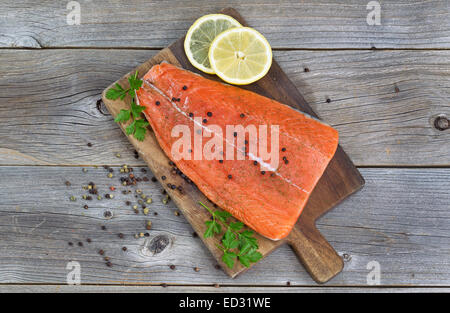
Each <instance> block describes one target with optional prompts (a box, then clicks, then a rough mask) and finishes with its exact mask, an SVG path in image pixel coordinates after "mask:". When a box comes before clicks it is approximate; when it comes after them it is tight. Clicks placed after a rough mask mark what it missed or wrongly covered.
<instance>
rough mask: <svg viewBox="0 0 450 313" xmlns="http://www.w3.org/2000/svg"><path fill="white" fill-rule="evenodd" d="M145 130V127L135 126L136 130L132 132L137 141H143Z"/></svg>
mask: <svg viewBox="0 0 450 313" xmlns="http://www.w3.org/2000/svg"><path fill="white" fill-rule="evenodd" d="M146 131H147V129H146V128H144V127H136V130H135V132H134V138H136V139H137V140H139V141H144V139H145V132H146Z"/></svg>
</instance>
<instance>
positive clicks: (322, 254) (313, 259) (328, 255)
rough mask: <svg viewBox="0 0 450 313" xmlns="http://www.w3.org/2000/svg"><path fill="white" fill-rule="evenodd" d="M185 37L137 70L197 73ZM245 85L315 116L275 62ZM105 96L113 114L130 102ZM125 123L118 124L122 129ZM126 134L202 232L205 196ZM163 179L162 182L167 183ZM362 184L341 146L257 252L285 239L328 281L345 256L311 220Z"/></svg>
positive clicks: (147, 144)
mask: <svg viewBox="0 0 450 313" xmlns="http://www.w3.org/2000/svg"><path fill="white" fill-rule="evenodd" d="M222 13H225V14H228V15H231V16H233V17H234V18H236V19H237V20H238V21H239V22H241V24H243V25H245V21H243V19H242V17H241V16H240V15H239V14H238V13H237V12H236V11H235V10H233V9H231V8H228V9H224V10H222ZM183 41H184V38H181V39H179V40H178V41H176V42H175V43H174V44H172V45H171V46H169V47H168V48H166V49H163V50H162V51H161V52H160V53H158V54H157V55H156V56H154V57H153V58H152V59H150V60H148V61H147V62H145V63H143V64H142V65H140V66H139V67H138V68H137V70H138V72H139V75H140V76H143V75H144V74H145V73H146V72H147V71H148V70H149V69H150V68H151V67H152V66H153V65H154V64H158V63H160V62H161V61H167V62H170V63H172V64H175V65H178V66H181V67H183V68H186V69H189V70H192V71H194V72H197V71H196V70H195V69H194V68H193V67H192V66H191V65H190V63H189V62H188V61H187V59H186V56H185V54H184V49H183ZM132 72H134V71H132ZM130 73H131V72H130ZM128 75H129V74H128ZM128 75H126V76H124V77H122V78H121V79H120V80H118V81H117V82H118V83H119V84H121V85H122V86H127V84H128V83H127V77H128ZM202 75H203V74H202ZM205 76H207V77H208V78H211V79H217V78H216V77H214V76H211V75H205ZM245 88H246V89H249V90H252V91H254V92H257V93H259V94H262V95H264V96H267V97H270V98H273V99H275V100H277V101H280V102H282V103H285V104H287V105H290V106H291V107H293V108H296V109H299V110H301V111H304V112H306V113H308V114H310V115H313V116H317V115H316V114H315V113H314V112H313V111H312V109H311V108H310V107H309V105H308V104H307V103H306V101H305V100H304V99H303V97H302V95H301V94H300V93H299V92H298V90H297V89H296V88H295V86H294V84H293V83H292V82H291V81H290V80H289V78H288V77H287V76H286V75H285V74H284V73H283V71H282V70H281V68H280V67H279V65H278V64H277V63H276V62H275V61H274V62H273V64H272V67H271V69H270V71H269V73H268V74H267V75H266V76H265V77H264V78H263V79H261V80H260V81H258V82H256V83H254V84H251V85H249V86H245ZM107 89H109V87H108V88H107ZM107 89H106V90H107ZM106 90H105V91H106ZM104 95H105V92H104V93H103V101H104V102H105V105H106V106H107V108H108V110H109V111H110V113H111V114H112V115H113V116H115V115H117V113H118V112H119V111H120V110H121V109H123V108H127V107H128V106H129V103H128V102H127V100H125V101H120V100H116V101H111V100H108V99H106V97H105V96H104ZM125 126H126V125H121V127H122V129H124V127H125ZM128 138H129V140H130V142H131V143H132V144H133V145H134V147H135V148H136V150H137V151H138V152H139V153H140V154H141V156H142V157H143V159H144V160H145V161H146V163H147V164H148V165H149V167H150V169H151V170H152V171H153V173H154V174H155V175H156V177H157V178H158V179H161V176H162V175H165V176H166V177H168V179H169V180H170V182H172V183H175V184H178V185H182V186H183V189H184V190H185V192H184V193H183V194H180V193H178V192H177V191H173V190H167V192H168V193H169V195H170V197H171V198H172V199H173V201H174V202H175V203H176V205H177V206H178V207H179V208H180V210H181V211H182V212H183V214H184V216H185V217H186V218H187V220H188V221H189V223H190V224H191V225H192V227H193V228H194V229H195V231H196V232H197V233H199V234H202V233H203V232H204V230H205V225H204V221H205V220H207V219H208V218H209V213H208V212H207V211H206V210H204V209H203V208H201V207H200V206H199V205H198V201H207V199H206V198H205V197H204V196H203V195H202V194H201V192H200V191H199V190H198V189H197V188H196V187H195V186H190V185H188V184H186V183H184V182H183V181H182V179H181V178H179V177H176V176H174V175H172V174H171V173H170V171H171V166H169V164H168V161H169V159H168V158H167V156H166V155H165V154H164V152H163V151H162V150H161V148H160V147H159V145H158V143H157V141H156V138H155V136H154V134H153V133H150V134H148V135H147V136H146V139H145V140H144V141H143V142H139V141H137V140H135V139H134V138H132V137H128ZM166 183H167V182H165V183H164V184H163V186H166ZM363 185H364V180H363V178H362V176H361V175H360V173H359V172H358V170H357V169H356V168H355V166H354V165H353V163H352V162H351V160H350V159H349V158H348V156H347V155H346V153H345V152H344V151H343V150H342V148H340V147H339V148H338V150H337V152H336V155H335V156H334V158H333V160H332V161H331V162H330V165H329V166H328V168H327V170H326V171H325V174H324V175H323V177H322V178H321V179H320V181H319V183H318V185H317V186H316V188H315V190H314V191H313V193H312V195H311V197H310V199H309V201H308V204H307V206H306V207H305V209H304V211H303V213H302V215H301V218H300V219H299V221H298V223H297V225H296V227H295V228H294V230H293V231H292V232H291V234H290V235H289V236H288V237H287V238H286V239H285V240H280V241H271V240H268V239H265V238H262V237H260V236H258V241H259V243H260V252H261V253H262V254H263V255H264V256H265V255H267V254H269V253H270V252H271V251H273V250H274V249H275V248H277V247H278V246H280V245H282V244H284V243H286V242H287V243H288V244H289V245H291V246H292V248H293V249H294V251H295V253H296V254H297V256H298V257H299V258H300V260H301V262H302V263H303V265H304V266H305V268H306V269H307V270H308V272H309V273H310V274H311V276H312V277H313V278H314V279H315V280H316V281H317V282H320V283H323V282H326V281H328V280H329V279H331V278H332V277H334V276H335V275H336V274H338V273H339V272H340V271H341V270H342V267H343V261H342V259H341V257H340V256H339V255H338V254H337V253H336V252H335V250H334V249H333V248H332V247H331V245H329V243H328V242H327V241H326V239H325V238H324V237H323V236H322V235H321V234H320V233H319V231H318V230H317V228H316V227H315V221H316V220H317V218H319V217H320V216H321V215H322V214H324V213H325V212H327V211H328V210H330V209H332V208H333V207H334V206H335V205H336V204H338V203H339V202H341V201H342V200H343V199H345V198H346V197H348V196H349V195H350V194H352V193H354V192H355V191H357V190H358V189H360V188H361V187H362V186H363ZM202 240H203V241H204V243H205V245H206V246H207V247H208V249H209V250H210V251H211V252H212V254H213V255H214V257H215V258H216V259H217V260H218V262H219V264H221V265H222V267H223V269H224V270H225V272H226V273H227V274H229V275H230V276H231V277H235V276H236V275H238V274H240V273H242V272H244V271H245V270H246V268H245V267H242V266H240V265H239V264H237V265H235V267H234V268H233V269H229V268H228V267H226V266H225V265H224V264H223V263H222V261H221V259H220V258H221V251H220V250H219V249H218V248H217V247H216V243H217V242H218V241H217V238H208V239H204V238H202Z"/></svg>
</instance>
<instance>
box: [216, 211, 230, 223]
mask: <svg viewBox="0 0 450 313" xmlns="http://www.w3.org/2000/svg"><path fill="white" fill-rule="evenodd" d="M214 215H215V216H216V217H218V218H219V219H220V220H221V221H222V222H226V221H227V218H229V217H231V214H230V213H228V212H227V211H220V210H217V211H215V212H214Z"/></svg>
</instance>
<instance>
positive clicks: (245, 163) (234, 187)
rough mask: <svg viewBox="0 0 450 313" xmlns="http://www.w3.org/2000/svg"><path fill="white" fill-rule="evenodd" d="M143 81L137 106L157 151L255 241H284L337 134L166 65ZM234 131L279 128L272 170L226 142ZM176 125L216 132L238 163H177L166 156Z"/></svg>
mask: <svg viewBox="0 0 450 313" xmlns="http://www.w3.org/2000/svg"><path fill="white" fill-rule="evenodd" d="M143 80H144V83H143V85H142V87H141V88H140V89H139V90H138V91H137V102H138V104H139V105H143V106H145V107H146V109H145V110H144V113H145V116H146V118H147V120H148V121H149V123H150V125H151V127H152V128H153V130H154V132H155V135H156V138H157V140H158V142H159V144H160V145H161V147H162V149H163V150H164V152H165V153H166V154H167V155H168V156H169V158H170V159H171V160H172V161H173V162H174V163H175V164H176V166H177V167H178V168H179V169H180V170H181V171H182V172H183V173H184V174H185V175H186V176H187V177H189V179H190V180H192V181H193V182H194V183H195V184H196V185H197V187H198V188H199V189H200V191H201V192H203V193H204V194H205V195H206V197H208V199H210V200H211V201H212V202H213V203H215V204H217V205H218V206H219V207H221V208H223V209H225V210H226V211H228V212H230V213H231V214H232V215H233V216H234V217H235V218H237V219H238V220H240V221H242V222H243V223H245V224H246V225H247V226H249V227H250V228H252V229H254V230H255V231H256V232H258V233H259V234H261V235H263V236H265V237H267V238H269V239H272V240H278V239H282V238H284V237H286V236H287V235H288V234H289V232H290V231H291V229H292V227H293V226H294V224H295V223H296V221H297V219H298V217H299V215H300V213H301V212H302V210H303V208H304V207H305V204H306V202H307V200H308V198H309V196H310V194H311V192H312V191H313V189H314V186H315V185H316V184H317V182H318V180H319V178H320V177H321V176H322V174H323V172H324V171H325V168H326V167H327V165H328V163H329V162H330V160H331V158H332V157H333V155H334V153H335V152H336V148H337V145H338V132H337V131H336V130H335V129H333V128H332V127H330V126H328V125H326V124H324V123H322V122H320V121H319V120H317V119H314V118H312V117H310V116H308V115H306V114H303V113H301V112H299V111H296V110H294V109H292V108H290V107H289V106H287V105H284V104H282V103H279V102H277V101H274V100H272V99H269V98H266V97H263V96H261V95H258V94H256V93H253V92H250V91H247V90H244V89H241V88H238V87H234V86H230V85H226V84H223V83H219V82H216V81H212V80H209V79H206V78H204V77H201V76H200V75H197V74H194V73H192V72H190V71H187V70H183V69H180V68H178V67H176V66H174V65H171V64H168V63H161V64H159V65H155V66H153V67H152V68H151V69H150V70H149V72H148V73H147V74H145V76H144V77H143ZM196 117H197V118H200V123H198V119H195V118H196ZM196 120H197V123H196ZM198 124H200V125H198ZM237 124H240V125H243V126H244V127H246V126H248V125H251V124H252V125H278V127H279V131H278V135H279V147H278V149H279V155H280V156H279V158H280V162H279V166H278V167H277V168H276V169H275V168H271V167H270V166H267V164H268V163H267V162H265V161H263V160H261V159H260V158H259V157H258V156H257V155H254V154H250V153H249V152H248V151H247V152H246V151H245V150H239V148H238V143H234V142H231V143H230V141H229V140H227V137H226V136H225V129H226V125H237ZM175 125H185V126H187V127H188V128H189V129H190V130H191V133H192V134H194V130H195V128H194V127H197V129H198V128H201V129H202V131H203V133H209V135H211V136H213V135H215V131H214V130H211V129H210V127H211V126H210V125H219V126H220V127H221V128H222V129H223V136H222V137H219V138H221V140H222V141H223V146H224V147H227V148H228V147H229V146H235V147H236V149H237V152H236V154H237V153H242V154H243V155H244V156H246V157H245V160H236V159H235V160H227V159H226V158H224V160H223V161H218V160H205V159H203V160H193V159H191V160H186V159H181V160H176V159H175V158H174V157H173V155H172V152H171V151H172V150H171V149H172V144H174V143H175V142H176V141H177V140H178V139H179V137H174V136H172V135H171V133H172V129H173V127H174V126H175ZM197 131H198V130H197ZM268 133H269V135H270V129H269V131H268ZM270 137H271V136H269V138H270ZM205 139H210V138H209V137H208V138H205ZM269 140H270V139H269ZM269 142H270V141H269ZM206 143H207V140H203V146H204V145H205V144H206ZM224 149H225V148H224ZM242 149H244V148H242ZM188 152H189V153H192V151H190V150H189V151H188Z"/></svg>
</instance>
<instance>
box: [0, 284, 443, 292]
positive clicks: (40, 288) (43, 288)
mask: <svg viewBox="0 0 450 313" xmlns="http://www.w3.org/2000/svg"><path fill="white" fill-rule="evenodd" d="M6 292H7V293H30V292H31V293H42V292H43V293H46V292H51V293H75V292H76V293H78V292H87V293H91V292H92V293H94V292H95V293H121V292H126V293H141V292H145V293H154V292H157V293H163V292H165V293H192V292H204V293H218V292H220V293H228V292H235V293H310V292H314V293H353V292H358V293H407V292H414V293H435V292H439V293H440V292H447V293H448V292H450V288H445V287H442V288H441V287H437V288H436V287H434V288H430V287H418V288H402V287H396V288H380V287H378V288H376V287H327V288H323V287H294V286H290V287H247V286H246V287H239V286H235V287H228V286H224V287H222V286H219V287H211V286H172V285H168V286H166V287H161V286H89V285H88V286H84V285H80V286H77V285H0V293H6Z"/></svg>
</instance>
